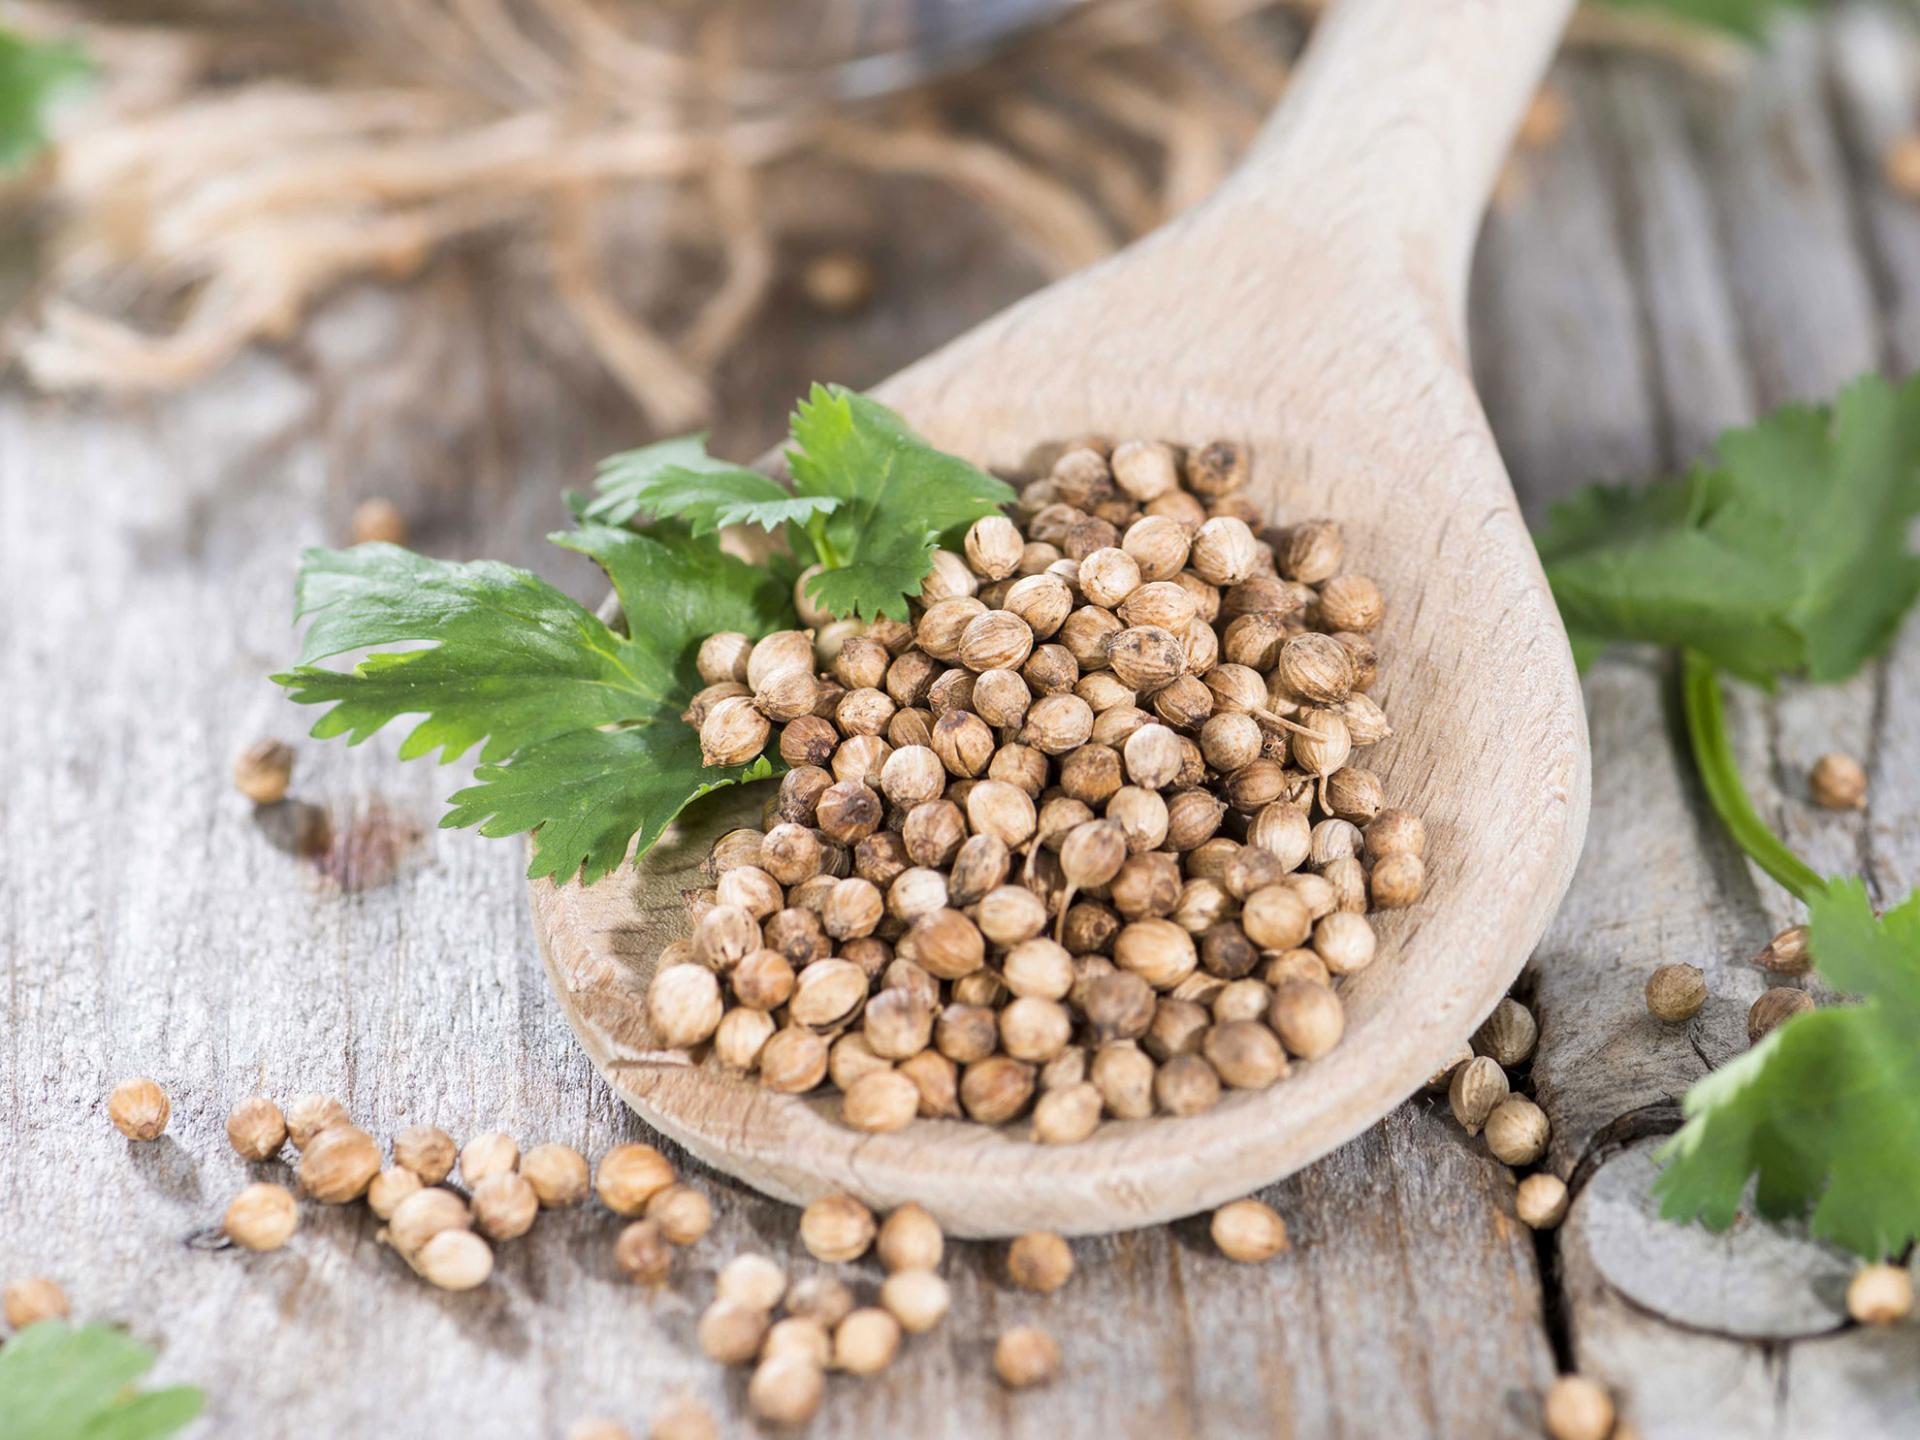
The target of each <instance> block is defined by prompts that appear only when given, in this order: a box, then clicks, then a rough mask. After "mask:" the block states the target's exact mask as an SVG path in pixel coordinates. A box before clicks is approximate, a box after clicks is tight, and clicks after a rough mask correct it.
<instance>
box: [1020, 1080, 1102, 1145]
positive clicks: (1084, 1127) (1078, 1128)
mask: <svg viewBox="0 0 1920 1440" xmlns="http://www.w3.org/2000/svg"><path fill="white" fill-rule="evenodd" d="M1104 1103H1105V1102H1104V1101H1103V1100H1102V1098H1101V1095H1100V1090H1099V1087H1098V1086H1096V1085H1094V1084H1093V1083H1092V1082H1091V1081H1087V1080H1081V1081H1076V1082H1074V1083H1071V1084H1063V1085H1057V1086H1054V1087H1051V1088H1048V1089H1047V1090H1046V1093H1044V1094H1043V1095H1041V1097H1040V1099H1039V1100H1038V1101H1037V1102H1035V1104H1034V1107H1033V1138H1034V1139H1035V1140H1036V1141H1037V1142H1039V1143H1040V1144H1042V1145H1077V1144H1079V1143H1080V1142H1081V1141H1082V1140H1084V1139H1086V1138H1087V1137H1088V1136H1089V1135H1091V1134H1093V1132H1094V1131H1095V1130H1096V1129H1098V1128H1099V1126H1100V1114H1101V1110H1102V1108H1103V1106H1104Z"/></svg>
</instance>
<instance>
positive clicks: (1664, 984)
mask: <svg viewBox="0 0 1920 1440" xmlns="http://www.w3.org/2000/svg"><path fill="white" fill-rule="evenodd" d="M1706 1003H1707V979H1706V976H1705V975H1703V974H1702V973H1701V971H1700V967H1699V966H1698V965H1662V966H1660V967H1659V968H1658V969H1657V970H1655V971H1654V972H1653V974H1651V975H1649V976H1648V977H1647V1010H1648V1012H1649V1013H1650V1014H1651V1015H1652V1016H1653V1018H1654V1019H1656V1020H1662V1021H1665V1022H1666V1023H1667V1024H1669V1025H1679V1024H1683V1023H1685V1022H1686V1021H1688V1020H1691V1019H1692V1018H1693V1017H1694V1016H1696V1015H1698V1014H1699V1013H1700V1007H1701V1006H1702V1005H1705V1004H1706Z"/></svg>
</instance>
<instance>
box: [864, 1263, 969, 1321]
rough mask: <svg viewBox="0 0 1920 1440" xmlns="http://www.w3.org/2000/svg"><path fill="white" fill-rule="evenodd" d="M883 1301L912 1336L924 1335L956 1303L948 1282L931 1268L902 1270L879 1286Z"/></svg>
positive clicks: (890, 1312) (891, 1313) (944, 1316)
mask: <svg viewBox="0 0 1920 1440" xmlns="http://www.w3.org/2000/svg"><path fill="white" fill-rule="evenodd" d="M880 1303H881V1304H882V1305H884V1306H886V1308H887V1312H888V1313H889V1314H890V1315H892V1316H893V1318H894V1319H895V1320H898V1321H899V1322H900V1328H901V1329H902V1330H904V1331H906V1332H907V1333H908V1334H909V1335H924V1334H926V1333H927V1332H928V1331H929V1330H932V1329H934V1328H935V1327H936V1326H938V1325H939V1324H940V1322H941V1321H942V1320H944V1319H946V1318H947V1311H948V1309H949V1308H950V1307H951V1305H952V1303H953V1295H952V1292H951V1291H950V1290H949V1289H948V1287H947V1282H946V1281H945V1280H942V1279H941V1278H940V1277H939V1276H938V1275H936V1274H934V1273H933V1272H932V1271H931V1270H900V1271H896V1272H895V1273H894V1274H892V1275H889V1276H888V1277H887V1278H886V1280H885V1281H884V1282H883V1283H882V1284H881V1286H880Z"/></svg>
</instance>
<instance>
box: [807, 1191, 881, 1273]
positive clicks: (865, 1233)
mask: <svg viewBox="0 0 1920 1440" xmlns="http://www.w3.org/2000/svg"><path fill="white" fill-rule="evenodd" d="M875 1231H876V1227H875V1225H874V1220H873V1212H872V1211H871V1210H869V1209H868V1208H867V1207H866V1206H865V1205H862V1204H861V1203H860V1202H859V1201H858V1200H856V1199H854V1198H853V1196H851V1195H845V1194H834V1195H823V1196H821V1198H820V1199H818V1200H815V1201H814V1202H813V1203H812V1204H811V1205H809V1206H807V1208H806V1209H805V1210H803V1211H802V1212H801V1214H800V1243H801V1244H802V1245H804V1246H806V1248H807V1253H808V1254H810V1255H812V1256H813V1257H814V1259H816V1260H825V1261H827V1262H829V1263H830V1264H836V1265H838V1264H844V1263H846V1262H847V1261H849V1260H857V1259H859V1258H860V1257H861V1256H862V1255H864V1254H866V1252H867V1247H868V1246H869V1245H871V1244H872V1243H873V1238H874V1234H875Z"/></svg>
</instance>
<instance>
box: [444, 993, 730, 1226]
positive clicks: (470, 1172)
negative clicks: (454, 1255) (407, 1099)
mask: <svg viewBox="0 0 1920 1440" xmlns="http://www.w3.org/2000/svg"><path fill="white" fill-rule="evenodd" d="M675 968H676V969H688V970H696V971H697V967H694V966H677V967H675ZM519 1168H520V1147H519V1145H518V1144H516V1143H515V1141H514V1138H513V1137H512V1136H511V1135H502V1134H501V1133H500V1132H498V1131H489V1132H487V1133H485V1134H480V1135H476V1136H474V1137H473V1138H472V1139H471V1140H469V1141H467V1143H466V1144H465V1145H463V1146H461V1147H460V1178H461V1179H462V1180H464V1181H465V1182H466V1185H467V1188H468V1189H469V1190H471V1189H472V1188H473V1187H474V1186H476V1185H478V1184H479V1183H480V1182H481V1181H482V1180H485V1179H487V1178H488V1177H489V1176H492V1175H505V1174H509V1173H511V1172H512V1171H514V1170H517V1169H519Z"/></svg>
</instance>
